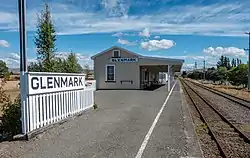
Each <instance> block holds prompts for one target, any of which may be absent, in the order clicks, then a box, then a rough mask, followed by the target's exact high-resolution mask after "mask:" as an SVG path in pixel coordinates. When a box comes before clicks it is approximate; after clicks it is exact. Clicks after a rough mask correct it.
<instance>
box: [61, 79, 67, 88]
mask: <svg viewBox="0 0 250 158" xmlns="http://www.w3.org/2000/svg"><path fill="white" fill-rule="evenodd" d="M67 81H68V78H67V77H66V78H65V80H63V77H61V87H63V86H65V87H68V84H67V83H68V82H67Z"/></svg>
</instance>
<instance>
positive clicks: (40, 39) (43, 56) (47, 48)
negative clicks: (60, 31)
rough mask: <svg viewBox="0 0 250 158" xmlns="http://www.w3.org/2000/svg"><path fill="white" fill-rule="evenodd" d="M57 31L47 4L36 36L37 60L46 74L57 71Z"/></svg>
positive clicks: (39, 18) (40, 17)
mask: <svg viewBox="0 0 250 158" xmlns="http://www.w3.org/2000/svg"><path fill="white" fill-rule="evenodd" d="M55 41H56V35H55V29H54V26H53V23H52V19H51V15H50V9H49V6H48V4H47V3H46V4H45V9H44V10H42V11H41V14H40V16H38V24H37V31H36V36H35V41H34V42H35V45H36V48H37V60H38V61H39V63H41V65H42V70H43V71H45V72H53V71H54V70H55V61H54V56H55V55H54V52H55V51H56V48H55Z"/></svg>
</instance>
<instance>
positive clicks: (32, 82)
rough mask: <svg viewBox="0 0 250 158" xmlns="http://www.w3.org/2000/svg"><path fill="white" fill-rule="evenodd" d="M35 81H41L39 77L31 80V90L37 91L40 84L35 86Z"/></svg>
mask: <svg viewBox="0 0 250 158" xmlns="http://www.w3.org/2000/svg"><path fill="white" fill-rule="evenodd" d="M34 80H36V81H39V79H38V78H37V77H32V78H31V88H32V89H35V90H36V89H38V88H39V82H36V85H34Z"/></svg>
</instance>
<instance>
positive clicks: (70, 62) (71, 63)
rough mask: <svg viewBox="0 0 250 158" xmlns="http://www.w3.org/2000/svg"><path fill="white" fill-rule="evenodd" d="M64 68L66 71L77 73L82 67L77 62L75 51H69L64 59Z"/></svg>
mask: <svg viewBox="0 0 250 158" xmlns="http://www.w3.org/2000/svg"><path fill="white" fill-rule="evenodd" d="M65 70H66V72H67V73H79V72H81V71H82V67H81V66H80V64H79V63H78V60H77V57H76V54H75V53H72V52H71V53H70V54H69V56H68V58H67V59H66V66H65Z"/></svg>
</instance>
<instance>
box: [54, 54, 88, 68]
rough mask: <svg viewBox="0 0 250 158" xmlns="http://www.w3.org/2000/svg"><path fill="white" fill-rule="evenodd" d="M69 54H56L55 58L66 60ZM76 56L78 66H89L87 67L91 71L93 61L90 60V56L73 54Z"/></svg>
mask: <svg viewBox="0 0 250 158" xmlns="http://www.w3.org/2000/svg"><path fill="white" fill-rule="evenodd" d="M70 53H71V52H56V53H55V54H56V57H58V58H62V59H66V58H67V57H68V56H69V54H70ZM75 54H76V58H77V60H78V62H79V64H80V65H81V66H82V67H83V66H84V65H86V64H87V65H89V67H90V68H91V69H93V61H92V59H91V58H90V57H91V56H90V55H84V54H82V53H75Z"/></svg>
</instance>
